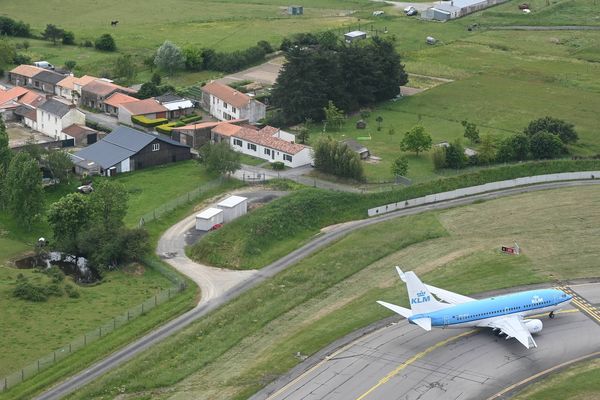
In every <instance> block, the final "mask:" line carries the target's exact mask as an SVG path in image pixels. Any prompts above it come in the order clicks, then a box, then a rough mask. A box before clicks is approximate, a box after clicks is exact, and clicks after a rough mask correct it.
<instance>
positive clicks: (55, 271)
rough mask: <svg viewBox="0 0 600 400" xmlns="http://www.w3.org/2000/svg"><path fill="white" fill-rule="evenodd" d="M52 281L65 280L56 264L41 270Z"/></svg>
mask: <svg viewBox="0 0 600 400" xmlns="http://www.w3.org/2000/svg"><path fill="white" fill-rule="evenodd" d="M43 272H44V273H45V274H46V275H48V277H49V278H50V279H52V282H53V283H60V282H62V281H64V280H65V274H64V273H63V272H62V271H61V270H60V268H58V267H57V266H54V265H53V266H51V267H50V268H48V269H45V270H44V271H43Z"/></svg>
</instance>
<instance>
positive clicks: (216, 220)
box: [196, 207, 223, 231]
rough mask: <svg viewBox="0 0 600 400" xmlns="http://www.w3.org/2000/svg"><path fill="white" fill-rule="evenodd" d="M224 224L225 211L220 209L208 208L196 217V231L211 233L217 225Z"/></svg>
mask: <svg viewBox="0 0 600 400" xmlns="http://www.w3.org/2000/svg"><path fill="white" fill-rule="evenodd" d="M222 223H223V210H221V209H220V208H213V207H211V208H207V209H206V210H202V212H201V213H200V214H198V215H196V230H199V231H210V230H211V229H212V228H214V226H215V225H218V224H222Z"/></svg>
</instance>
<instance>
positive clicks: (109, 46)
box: [94, 33, 117, 51]
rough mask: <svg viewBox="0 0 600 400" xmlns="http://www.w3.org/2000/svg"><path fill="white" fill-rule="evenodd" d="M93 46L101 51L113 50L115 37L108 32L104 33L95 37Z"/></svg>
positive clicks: (115, 46) (115, 45) (114, 48)
mask: <svg viewBox="0 0 600 400" xmlns="http://www.w3.org/2000/svg"><path fill="white" fill-rule="evenodd" d="M94 47H96V49H98V50H103V51H115V50H116V49H117V44H116V43H115V39H113V37H112V36H111V35H110V33H105V34H103V35H102V36H100V37H99V38H98V39H96V42H95V43H94Z"/></svg>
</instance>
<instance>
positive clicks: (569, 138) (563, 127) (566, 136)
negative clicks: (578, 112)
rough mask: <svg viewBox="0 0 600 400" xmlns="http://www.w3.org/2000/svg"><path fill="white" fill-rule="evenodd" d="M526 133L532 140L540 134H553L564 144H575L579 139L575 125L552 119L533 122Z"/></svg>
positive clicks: (547, 118)
mask: <svg viewBox="0 0 600 400" xmlns="http://www.w3.org/2000/svg"><path fill="white" fill-rule="evenodd" d="M524 132H525V134H526V135H528V136H529V137H531V138H532V137H533V136H534V135H535V134H536V133H538V132H548V133H552V134H554V135H557V136H558V137H559V138H560V140H562V142H563V143H564V144H569V143H575V142H577V140H578V139H579V135H577V132H576V131H575V126H574V125H573V124H571V123H569V122H566V121H563V120H561V119H557V118H552V117H544V118H539V119H536V120H534V121H531V122H530V123H529V125H528V126H527V128H525V131H524Z"/></svg>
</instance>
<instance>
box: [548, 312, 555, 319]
mask: <svg viewBox="0 0 600 400" xmlns="http://www.w3.org/2000/svg"><path fill="white" fill-rule="evenodd" d="M548 316H549V317H550V319H554V311H550V314H549V315H548Z"/></svg>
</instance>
